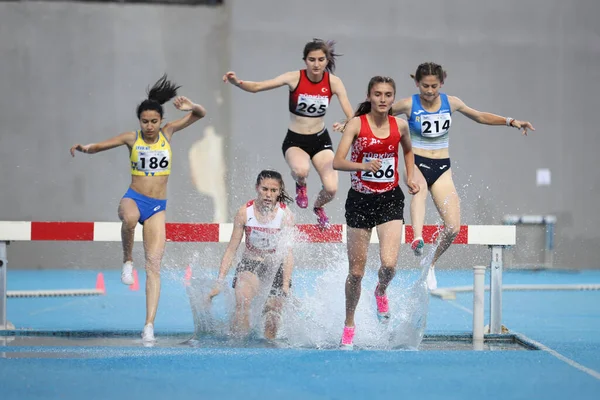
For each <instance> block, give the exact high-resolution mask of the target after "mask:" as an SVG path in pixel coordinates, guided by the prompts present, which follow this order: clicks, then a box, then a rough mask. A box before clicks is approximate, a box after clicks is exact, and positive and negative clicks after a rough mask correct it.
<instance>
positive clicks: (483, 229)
mask: <svg viewBox="0 0 600 400" xmlns="http://www.w3.org/2000/svg"><path fill="white" fill-rule="evenodd" d="M297 229H298V230H299V232H300V233H301V235H299V241H300V242H306V243H345V242H346V226H345V225H341V224H334V225H332V226H331V228H329V229H327V230H325V231H321V230H320V229H319V227H318V226H317V225H312V224H299V225H297ZM440 229H441V227H440V226H437V225H426V226H424V227H423V240H424V241H425V243H435V241H436V239H437V236H438V234H439V232H440ZM232 231H233V224H231V223H225V224H217V223H174V222H171V223H167V224H166V239H167V242H181V243H222V242H228V241H229V238H230V237H231V233H232ZM515 232H516V227H515V226H514V225H463V226H461V228H460V232H459V234H458V235H457V236H456V238H455V240H454V244H458V245H482V246H488V247H489V248H490V250H491V254H490V266H489V267H490V274H491V280H490V282H491V285H490V324H489V326H490V329H489V331H490V333H492V334H500V333H502V332H501V331H502V269H503V265H502V249H503V248H504V247H505V246H512V245H515V243H516V233H515ZM413 239H414V233H413V230H412V227H411V226H410V225H405V226H404V231H403V233H402V243H411V242H412V240H413ZM134 240H135V241H136V242H141V241H142V226H141V225H138V226H137V227H136V231H135V239H134ZM12 241H19V242H21V241H25V242H28V241H77V242H120V241H121V223H120V222H48V221H40V222H32V221H0V329H2V328H3V327H4V329H7V326H8V321H7V319H6V299H7V297H8V296H11V297H12V296H24V297H32V296H60V295H66V296H74V295H80V296H81V295H98V294H102V291H99V290H97V289H90V290H87V289H81V290H65V291H19V292H16V291H15V292H7V290H6V283H7V282H6V281H7V278H6V271H7V268H8V255H7V244H9V243H10V242H12ZM371 243H378V237H377V233H376V231H375V230H373V235H372V237H371ZM485 269H486V267H483V270H482V269H481V268H479V270H478V271H479V272H481V271H483V273H484V272H485ZM482 276H483V275H482V274H479V275H478V277H476V279H477V280H480V279H482V278H481V277H482ZM482 286H483V284H482ZM471 290H473V289H472V288H471ZM444 293H445V292H444V290H443V289H441V290H437V291H433V292H432V293H431V294H432V295H437V296H439V297H442V298H444ZM480 296H481V298H480V299H478V300H477V301H478V303H477V304H478V305H479V304H481V306H483V297H482V296H483V295H481V294H480ZM474 298H475V297H474ZM474 306H475V303H474ZM482 315H483V314H480V313H479V311H478V318H479V319H478V320H477V321H475V317H474V324H475V323H477V324H478V325H481V327H475V325H474V327H473V328H474V331H475V330H477V333H478V334H479V332H480V331H483V325H482V322H483V316H482ZM480 328H481V329H480Z"/></svg>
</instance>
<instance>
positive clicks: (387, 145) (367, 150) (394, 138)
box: [350, 115, 401, 193]
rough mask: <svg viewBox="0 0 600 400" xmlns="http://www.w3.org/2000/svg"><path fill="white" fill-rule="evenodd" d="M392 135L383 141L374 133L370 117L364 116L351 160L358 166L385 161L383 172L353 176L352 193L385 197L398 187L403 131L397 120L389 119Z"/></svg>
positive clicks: (390, 117)
mask: <svg viewBox="0 0 600 400" xmlns="http://www.w3.org/2000/svg"><path fill="white" fill-rule="evenodd" d="M388 120H389V123H390V135H389V136H388V137H387V138H385V139H381V138H378V137H376V136H375V135H374V134H373V131H371V127H370V126H369V121H368V120H367V116H366V115H361V116H360V132H359V134H358V137H357V138H356V140H355V141H354V143H353V144H352V154H351V156H350V157H351V158H350V159H351V160H352V161H353V162H357V163H363V162H369V161H370V160H373V159H379V160H381V167H380V168H379V171H377V172H375V173H373V172H370V171H369V172H367V171H355V172H352V174H351V186H352V189H354V190H356V191H357V192H360V193H383V192H388V191H390V190H392V189H394V188H395V187H396V186H398V181H399V179H398V150H399V149H400V136H401V133H400V130H399V129H398V123H397V122H396V118H394V117H392V116H388Z"/></svg>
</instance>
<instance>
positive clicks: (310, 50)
mask: <svg viewBox="0 0 600 400" xmlns="http://www.w3.org/2000/svg"><path fill="white" fill-rule="evenodd" d="M333 44H334V42H324V41H323V40H319V39H314V40H313V41H311V42H308V43H307V44H306V45H305V46H304V52H303V60H304V63H305V64H306V69H303V70H300V71H291V72H286V73H284V74H282V75H279V76H278V77H276V78H274V79H270V80H267V81H262V82H251V81H246V80H244V81H242V80H240V79H238V77H237V76H236V74H235V72H227V73H226V74H225V76H223V81H225V82H227V81H229V82H230V83H231V84H233V85H235V86H237V87H239V88H240V89H242V90H245V91H246V92H251V93H256V92H262V91H265V90H271V89H275V88H278V87H281V86H287V87H288V88H289V90H290V92H289V111H290V124H289V126H288V132H287V135H286V137H285V140H284V141H283V146H282V151H283V155H284V157H285V160H286V162H287V164H288V165H289V167H290V169H291V172H292V177H293V178H294V180H295V181H296V204H298V207H300V208H306V207H308V196H307V191H306V178H307V176H308V171H309V169H310V162H311V161H312V164H313V166H314V167H315V169H316V170H317V172H318V173H319V176H320V178H321V183H322V184H323V187H322V189H321V191H320V192H319V195H318V196H317V199H316V200H315V203H314V207H313V211H314V213H315V214H316V215H317V220H318V223H319V225H320V226H321V228H322V229H326V228H328V227H329V218H328V217H327V214H326V213H325V210H324V208H323V206H324V205H325V204H327V203H329V202H330V201H331V200H333V198H334V197H335V194H336V192H337V188H338V175H337V171H335V170H334V169H333V166H332V163H333V145H332V143H331V138H330V137H329V132H327V129H326V128H325V123H324V116H325V113H326V112H327V108H328V107H329V103H330V101H331V98H332V97H333V95H336V96H337V97H338V100H339V102H340V105H341V107H342V110H343V111H344V114H345V115H346V117H347V118H351V117H352V105H351V104H350V102H349V100H348V96H347V94H346V89H345V87H344V84H343V83H342V80H341V79H340V78H338V77H337V76H335V75H333V71H334V70H335V57H336V56H337V55H336V54H335V53H334V48H333Z"/></svg>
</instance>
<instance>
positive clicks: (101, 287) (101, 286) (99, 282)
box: [96, 272, 106, 294]
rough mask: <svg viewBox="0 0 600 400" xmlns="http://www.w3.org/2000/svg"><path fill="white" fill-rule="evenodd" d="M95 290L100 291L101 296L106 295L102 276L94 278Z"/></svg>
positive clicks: (99, 274) (100, 274)
mask: <svg viewBox="0 0 600 400" xmlns="http://www.w3.org/2000/svg"><path fill="white" fill-rule="evenodd" d="M96 290H100V291H101V292H102V294H106V286H105V285H104V274H102V272H99V273H98V276H97V277H96Z"/></svg>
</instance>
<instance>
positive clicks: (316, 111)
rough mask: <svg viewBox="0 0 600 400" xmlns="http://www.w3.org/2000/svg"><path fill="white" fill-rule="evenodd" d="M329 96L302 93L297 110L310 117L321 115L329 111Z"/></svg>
mask: <svg viewBox="0 0 600 400" xmlns="http://www.w3.org/2000/svg"><path fill="white" fill-rule="evenodd" d="M328 106H329V98H328V97H322V96H309V95H306V94H301V95H299V96H298V105H297V106H296V112H297V113H298V114H302V115H307V116H309V117H321V116H323V115H325V113H326V112H327V107H328Z"/></svg>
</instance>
